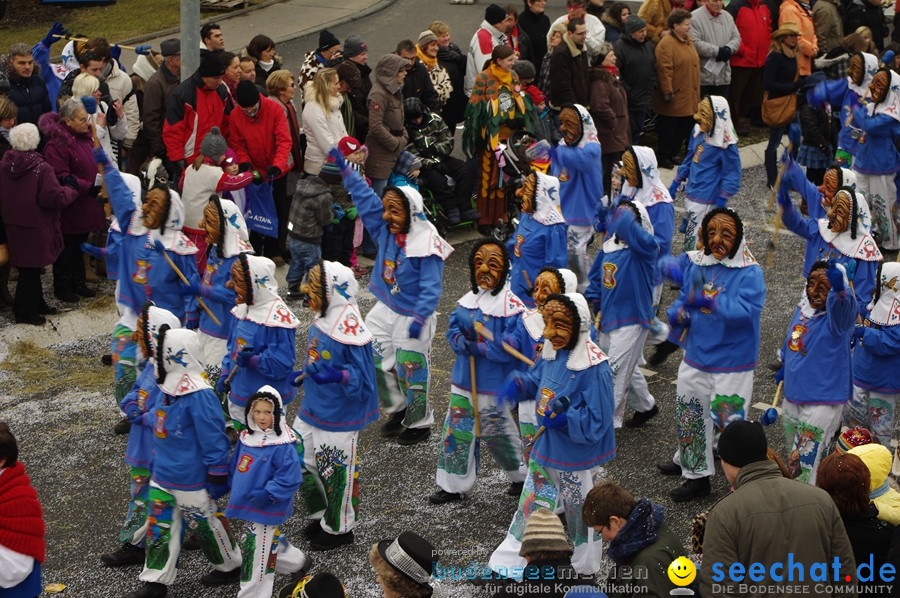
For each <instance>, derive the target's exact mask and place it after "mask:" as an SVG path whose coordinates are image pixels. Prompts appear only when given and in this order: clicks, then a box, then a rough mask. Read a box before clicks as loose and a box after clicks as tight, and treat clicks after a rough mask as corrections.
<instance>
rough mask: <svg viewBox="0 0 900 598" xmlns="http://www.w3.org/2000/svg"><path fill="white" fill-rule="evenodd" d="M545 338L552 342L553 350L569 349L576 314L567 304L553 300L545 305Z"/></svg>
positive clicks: (573, 334) (573, 333)
mask: <svg viewBox="0 0 900 598" xmlns="http://www.w3.org/2000/svg"><path fill="white" fill-rule="evenodd" d="M543 316H544V338H545V339H547V340H548V341H550V344H551V345H553V348H554V349H555V350H557V351H561V350H563V349H566V348H568V347H569V345H570V343H571V341H572V337H573V336H575V335H576V334H577V331H576V330H575V317H574V316H575V314H573V313H572V312H571V311H570V310H569V307H568V306H566V304H565V303H563V302H562V301H559V300H558V299H553V300H550V301H548V302H547V304H546V305H544V311H543Z"/></svg>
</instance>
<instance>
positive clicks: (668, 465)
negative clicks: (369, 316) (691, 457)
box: [656, 461, 681, 475]
mask: <svg viewBox="0 0 900 598" xmlns="http://www.w3.org/2000/svg"><path fill="white" fill-rule="evenodd" d="M656 469H658V470H659V472H660V473H661V474H663V475H681V465H679V464H678V463H674V462H672V461H665V462H664V463H657V464H656Z"/></svg>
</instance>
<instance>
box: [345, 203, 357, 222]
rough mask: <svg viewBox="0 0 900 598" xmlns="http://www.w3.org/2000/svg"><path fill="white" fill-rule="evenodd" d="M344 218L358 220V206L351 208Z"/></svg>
mask: <svg viewBox="0 0 900 598" xmlns="http://www.w3.org/2000/svg"><path fill="white" fill-rule="evenodd" d="M344 216H346V217H347V218H348V219H349V220H356V217H357V216H359V210H357V209H356V206H350V207H349V208H348V209H347V211H346V212H344Z"/></svg>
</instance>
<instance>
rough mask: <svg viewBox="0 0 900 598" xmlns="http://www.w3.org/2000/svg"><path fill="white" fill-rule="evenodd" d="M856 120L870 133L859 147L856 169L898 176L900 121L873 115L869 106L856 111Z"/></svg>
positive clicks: (854, 164)
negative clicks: (869, 110)
mask: <svg viewBox="0 0 900 598" xmlns="http://www.w3.org/2000/svg"><path fill="white" fill-rule="evenodd" d="M891 93H895V92H891ZM853 119H854V121H855V122H856V125H857V126H858V127H859V128H861V129H863V130H864V131H865V132H866V136H865V138H864V139H865V141H863V142H862V143H860V144H859V149H858V150H857V152H856V157H855V158H854V159H853V170H855V171H857V172H861V173H863V174H872V175H886V174H894V173H895V172H897V171H898V170H900V152H898V151H897V147H896V146H895V145H894V144H895V142H896V141H897V138H898V137H900V121H898V120H897V119H896V118H894V117H893V116H891V115H889V114H875V115H874V116H869V115H868V110H867V109H866V108H865V107H860V108H857V109H856V110H854V112H853ZM887 199H888V200H890V199H894V198H887Z"/></svg>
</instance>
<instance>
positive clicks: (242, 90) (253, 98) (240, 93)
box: [234, 81, 259, 108]
mask: <svg viewBox="0 0 900 598" xmlns="http://www.w3.org/2000/svg"><path fill="white" fill-rule="evenodd" d="M234 96H235V99H236V100H237V103H238V105H239V106H240V107H241V108H252V107H253V106H255V105H256V104H258V103H259V89H257V88H256V83H254V82H253V81H241V82H240V83H238V86H237V91H235V93H234Z"/></svg>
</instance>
